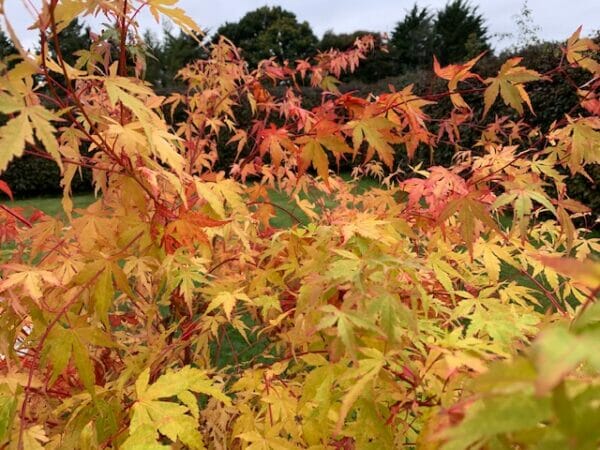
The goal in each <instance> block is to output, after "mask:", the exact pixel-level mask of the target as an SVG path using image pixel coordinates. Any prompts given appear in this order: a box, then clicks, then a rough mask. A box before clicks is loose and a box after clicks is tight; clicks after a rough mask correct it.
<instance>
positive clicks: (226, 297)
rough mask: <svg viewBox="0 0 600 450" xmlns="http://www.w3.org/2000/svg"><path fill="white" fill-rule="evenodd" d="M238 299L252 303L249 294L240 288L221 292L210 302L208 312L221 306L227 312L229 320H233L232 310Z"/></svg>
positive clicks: (226, 315)
mask: <svg viewBox="0 0 600 450" xmlns="http://www.w3.org/2000/svg"><path fill="white" fill-rule="evenodd" d="M238 300H240V301H244V302H248V303H251V300H250V298H248V296H247V295H246V294H245V293H244V292H241V291H240V290H238V291H235V292H227V291H222V292H219V293H218V294H217V296H216V297H215V298H213V299H212V300H211V302H210V303H209V304H208V307H207V308H206V314H208V313H209V312H211V311H213V310H214V309H216V308H219V307H221V308H223V312H224V313H225V317H227V320H231V312H232V311H233V308H234V307H235V304H236V303H237V301H238Z"/></svg>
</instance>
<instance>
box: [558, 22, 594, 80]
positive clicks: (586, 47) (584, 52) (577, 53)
mask: <svg viewBox="0 0 600 450" xmlns="http://www.w3.org/2000/svg"><path fill="white" fill-rule="evenodd" d="M581 28H582V27H579V28H577V30H575V32H574V33H573V34H572V35H571V37H570V38H569V39H568V40H567V46H566V48H565V49H564V53H565V55H566V57H567V61H569V63H571V64H573V65H577V66H579V67H583V68H584V69H586V70H588V71H590V72H592V73H593V74H595V75H598V74H599V73H600V63H598V61H596V60H595V59H593V58H592V57H591V54H593V53H594V52H598V50H600V46H599V45H598V44H596V43H595V42H594V41H593V40H592V39H589V38H583V39H582V38H581V37H580V36H581ZM588 53H589V54H588Z"/></svg>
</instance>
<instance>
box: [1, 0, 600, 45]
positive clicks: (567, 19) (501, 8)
mask: <svg viewBox="0 0 600 450" xmlns="http://www.w3.org/2000/svg"><path fill="white" fill-rule="evenodd" d="M39 2H40V0H33V3H37V4H39ZM417 3H418V4H419V5H420V6H429V7H430V9H432V10H437V9H440V8H442V7H443V6H444V5H445V4H446V3H447V0H422V1H418V2H417ZM413 4H414V0H266V1H265V0H180V1H179V6H181V7H182V8H183V9H185V10H186V11H187V12H188V14H189V15H190V16H191V17H192V18H193V19H194V20H196V22H197V23H198V24H199V25H200V26H201V27H202V28H204V29H205V30H207V31H208V32H209V33H212V32H214V31H215V30H216V29H217V28H218V27H219V26H220V25H221V24H223V23H224V22H226V21H229V22H233V21H237V20H239V19H240V18H241V17H242V16H243V15H244V14H245V13H247V12H248V11H252V10H254V9H256V8H258V7H260V6H264V5H271V6H273V5H280V6H282V7H283V8H285V9H287V10H290V11H292V12H294V13H295V14H296V16H297V17H298V19H299V20H300V21H303V20H306V21H308V22H309V23H310V25H311V26H312V28H313V30H314V32H315V34H316V35H317V36H321V35H322V34H323V33H324V32H325V31H326V30H328V29H333V30H334V31H336V32H351V31H355V30H357V29H363V30H369V31H377V32H390V31H391V30H392V29H393V28H394V25H395V24H396V23H397V22H399V21H400V20H402V18H403V17H404V15H405V13H406V11H407V10H409V9H410V8H411V7H412V5H413ZM471 4H472V5H477V6H478V8H479V11H480V12H481V13H482V14H483V16H484V18H485V19H486V23H487V26H488V30H489V34H490V35H491V36H492V44H493V46H494V47H496V48H497V49H498V48H504V47H507V46H509V45H510V44H511V43H512V42H511V41H510V40H506V39H505V40H499V39H498V38H497V37H495V36H496V35H499V34H503V33H513V34H516V33H517V27H516V25H515V17H514V16H515V15H516V14H517V13H518V12H519V11H520V10H521V7H522V5H523V0H478V1H477V0H471ZM528 5H529V8H530V10H531V11H532V18H533V22H534V24H535V25H537V26H538V27H540V32H539V37H541V38H542V39H544V40H560V41H562V40H564V39H566V38H567V37H568V36H570V35H571V33H572V32H573V31H575V29H576V28H577V27H578V26H580V25H583V27H584V34H591V33H592V32H593V31H594V30H597V29H598V28H600V0H529V1H528ZM5 9H6V11H7V14H8V16H9V18H10V20H11V23H12V24H13V27H14V28H15V29H16V31H17V34H18V35H19V36H20V37H21V38H22V41H23V43H24V44H25V45H26V46H31V45H34V43H35V42H36V41H37V39H36V37H35V36H34V35H32V34H31V32H28V31H27V27H28V25H30V24H31V23H32V21H33V20H32V18H31V15H30V14H28V12H27V10H26V8H25V7H24V6H23V0H5ZM141 25H142V27H143V28H152V29H155V30H156V31H160V29H161V26H160V25H157V24H156V23H154V22H153V21H152V19H151V18H150V17H148V16H145V17H142V18H141Z"/></svg>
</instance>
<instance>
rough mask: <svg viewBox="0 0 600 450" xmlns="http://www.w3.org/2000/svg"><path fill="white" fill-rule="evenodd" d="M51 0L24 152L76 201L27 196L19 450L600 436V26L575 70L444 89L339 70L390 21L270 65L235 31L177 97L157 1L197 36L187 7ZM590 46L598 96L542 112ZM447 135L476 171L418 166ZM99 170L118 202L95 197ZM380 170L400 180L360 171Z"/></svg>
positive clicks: (12, 72)
mask: <svg viewBox="0 0 600 450" xmlns="http://www.w3.org/2000/svg"><path fill="white" fill-rule="evenodd" d="M41 3H42V8H41V10H40V11H39V17H38V20H37V21H36V23H35V24H34V27H36V28H37V29H39V35H40V43H41V50H40V52H39V53H38V54H31V53H27V52H25V51H24V50H23V49H22V47H21V46H19V48H20V51H21V54H20V55H15V56H14V57H11V58H10V59H9V60H7V61H5V62H3V63H2V66H1V67H0V73H1V75H0V113H1V114H2V117H3V119H5V120H4V123H3V125H2V126H1V127H0V170H4V169H5V168H6V167H7V164H8V163H9V161H10V160H11V159H13V158H15V157H19V156H21V155H22V154H24V153H28V154H34V155H37V156H39V157H44V158H51V159H53V160H55V161H56V164H58V165H59V167H60V169H61V173H62V186H63V188H64V197H63V206H64V210H65V213H66V215H65V217H66V218H62V217H49V216H46V215H44V214H42V213H36V214H34V215H33V216H25V215H24V212H23V211H21V210H18V209H16V208H11V207H10V205H8V204H7V205H0V208H1V209H0V240H1V242H2V244H3V248H4V250H3V252H2V261H1V262H2V265H1V281H0V296H1V298H0V336H1V339H0V353H2V355H3V356H2V360H1V362H0V445H1V446H2V448H9V449H26V450H35V449H41V448H44V449H97V448H113V449H123V450H132V449H162V448H165V449H166V448H181V449H183V448H189V449H203V448H207V449H299V448H306V449H315V450H316V449H336V448H337V449H388V448H389V449H396V448H424V449H437V448H441V449H445V450H448V449H464V448H494V449H496V448H561V449H564V448H572V449H595V448H597V447H598V445H599V444H600V431H599V430H600V306H599V305H598V303H597V296H598V292H599V286H600V263H597V262H594V260H593V257H594V255H595V254H597V253H598V251H599V250H600V242H599V241H598V239H596V238H592V237H591V236H590V234H589V233H588V231H587V230H586V229H585V228H583V226H585V224H586V223H588V224H589V223H590V218H589V213H588V208H586V206H585V205H582V204H580V203H578V202H576V201H574V200H572V199H570V198H569V197H568V192H567V191H566V187H565V180H566V178H567V177H569V176H571V175H573V174H584V175H585V173H586V166H588V165H590V164H596V163H598V162H600V115H599V113H600V106H599V105H600V101H599V97H598V88H599V87H600V82H599V81H598V80H599V77H600V63H599V62H598V58H597V56H598V54H597V52H598V47H597V46H596V45H595V44H594V43H593V42H592V41H591V40H589V39H586V38H583V37H581V36H580V30H578V31H576V32H575V33H574V34H573V35H572V36H571V37H570V38H569V40H568V41H567V42H566V44H565V45H564V58H563V60H562V62H561V64H560V65H559V66H558V67H556V68H555V69H553V70H551V71H549V72H548V73H538V72H536V71H533V70H528V69H527V68H525V67H523V66H522V65H521V61H520V59H519V58H514V59H510V60H508V61H506V63H505V64H504V65H503V66H502V68H501V70H500V72H499V73H498V74H496V75H495V76H492V77H482V76H481V75H480V74H478V71H477V62H478V60H479V59H480V58H481V56H480V57H477V58H475V59H473V60H471V61H468V62H466V63H464V64H460V65H451V66H447V67H442V66H441V65H440V64H439V63H438V61H437V60H435V61H433V65H434V69H435V73H436V74H437V76H438V77H440V78H441V79H443V80H444V81H445V82H446V83H447V89H446V90H444V91H441V92H437V93H432V94H431V95H429V96H426V97H420V96H418V95H417V94H415V92H414V91H413V89H412V86H406V87H403V88H398V89H396V88H394V87H392V86H390V90H389V92H388V93H386V94H383V95H379V96H374V95H371V96H368V97H366V98H360V97H357V96H354V95H353V94H352V93H345V94H342V93H340V92H339V91H338V89H337V85H338V78H339V77H340V76H341V75H342V74H343V73H345V72H351V71H353V70H355V68H356V67H357V66H358V65H359V64H360V62H361V60H363V59H365V58H366V57H368V54H369V52H371V51H372V50H373V47H374V45H375V41H374V40H373V39H372V38H369V37H363V38H360V39H358V40H357V41H356V43H355V45H354V47H353V48H352V49H350V50H348V51H334V50H332V51H328V52H323V53H320V54H319V55H318V56H317V57H316V58H314V59H311V60H309V61H290V62H287V63H285V64H283V65H280V64H278V63H276V62H275V61H274V60H265V61H262V62H261V63H260V64H259V65H258V68H257V69H256V70H252V71H249V69H248V66H247V64H245V63H244V61H242V60H241V59H240V57H239V55H238V52H237V50H236V49H235V48H234V47H233V46H232V45H231V44H230V43H229V42H228V41H227V40H225V39H222V40H221V41H220V42H218V43H216V44H214V45H211V46H210V48H209V54H210V56H209V57H208V58H207V59H205V60H200V61H197V62H195V63H193V64H191V65H189V66H187V67H183V68H182V69H181V71H180V73H179V76H180V77H181V78H182V79H183V80H184V81H185V83H186V86H187V87H186V90H185V92H180V93H174V94H172V95H170V96H169V97H161V96H158V95H156V94H155V92H154V91H153V89H152V86H150V85H148V84H147V83H144V82H143V81H141V77H142V74H143V71H144V53H143V51H142V50H141V49H143V42H142V41H141V40H140V38H139V34H138V29H137V22H136V18H137V17H138V14H139V13H140V11H144V10H148V11H149V12H150V13H151V14H152V15H153V16H154V17H155V18H156V20H157V21H158V20H162V19H163V18H164V17H167V18H169V19H170V20H172V21H173V22H175V23H176V24H177V25H178V26H180V27H181V28H182V29H183V30H184V31H185V32H188V33H190V34H192V35H194V36H197V35H198V34H197V33H199V32H200V30H199V29H198V27H197V26H196V25H195V24H194V22H193V21H192V20H191V19H190V18H189V17H188V16H187V15H186V14H185V13H184V12H183V11H182V10H181V9H179V8H177V7H176V5H175V3H176V2H175V1H174V0H146V1H140V0H88V1H86V2H84V1H79V0H44V1H43V2H41ZM1 6H2V2H1V1H0V11H1ZM90 15H95V16H102V17H103V21H104V22H105V23H107V24H113V25H114V30H113V33H112V34H111V35H110V36H108V35H93V42H92V46H91V47H90V48H89V49H88V48H83V49H81V50H80V51H79V52H78V54H77V56H78V58H79V59H78V60H77V62H76V64H75V65H74V66H70V65H69V64H67V63H66V61H65V58H64V55H62V54H61V53H60V50H59V46H58V43H59V33H60V30H61V29H63V28H64V27H65V26H67V25H68V24H69V23H70V22H71V21H72V20H74V19H75V18H76V17H85V16H90ZM8 30H9V32H11V33H12V29H11V28H10V27H9V28H8ZM12 34H13V36H12V38H13V40H14V41H15V42H17V43H18V39H17V37H16V36H14V33H12ZM111 36H112V37H111ZM570 67H579V68H580V69H581V70H584V71H587V73H588V74H589V78H588V79H589V81H588V82H586V83H585V84H584V85H579V86H578V85H574V86H573V89H574V90H575V91H576V93H577V95H579V96H580V99H581V102H580V105H578V107H577V108H576V109H574V110H571V111H564V117H563V118H562V119H561V120H558V121H557V122H555V123H554V124H553V125H552V126H551V127H550V128H549V129H536V128H532V127H530V126H529V125H528V124H527V122H526V117H527V116H528V114H532V113H534V112H535V105H532V104H531V101H530V99H529V96H528V94H527V88H528V84H529V83H544V82H549V81H550V80H552V79H556V78H558V77H568V74H567V71H566V69H567V68H570ZM306 84H310V85H312V86H315V87H319V88H321V89H322V101H321V103H320V104H319V105H318V106H317V107H314V108H311V109H305V108H304V106H303V102H302V98H301V89H300V87H301V86H302V85H306ZM274 85H277V86H285V87H286V89H285V93H284V95H282V96H276V95H275V94H274V93H273V92H274V91H273V89H271V87H272V86H274ZM467 94H468V95H467ZM469 95H481V96H483V98H484V104H485V109H484V110H483V111H475V110H473V109H472V108H471V106H470V105H469V102H468V96H469ZM447 99H449V100H450V101H451V103H452V111H451V112H450V114H449V115H448V117H446V118H444V119H435V120H434V119H432V118H430V117H429V116H428V114H427V109H428V106H429V105H431V104H433V103H434V102H438V101H443V100H447ZM499 102H502V103H504V104H505V105H507V106H509V107H510V108H512V109H513V110H514V111H515V115H513V116H497V115H493V113H492V112H493V106H494V105H496V104H498V103H499ZM240 105H249V108H250V110H251V112H252V125H251V127H241V126H239V125H238V120H237V118H236V112H237V111H238V108H239V106H240ZM490 111H492V112H490ZM465 130H476V131H477V132H478V133H479V135H480V137H479V139H478V141H477V143H476V144H475V145H474V146H471V147H469V148H466V147H464V146H463V145H462V139H461V135H462V133H464V131H465ZM224 136H225V137H224ZM223 139H226V140H227V141H228V145H230V146H233V147H235V148H236V149H237V158H236V161H235V163H234V164H233V165H232V167H231V168H230V170H228V171H227V172H226V173H224V172H217V171H215V170H213V168H214V166H215V163H216V162H217V161H218V159H219V152H218V148H219V146H218V144H219V143H222V141H223ZM441 143H444V144H447V143H451V144H452V145H453V146H454V147H455V149H456V153H455V158H454V160H455V164H454V165H453V166H452V167H451V168H443V167H432V168H430V169H428V170H423V169H422V168H421V166H420V165H419V164H418V161H415V160H413V164H414V165H413V166H412V169H411V171H410V172H406V171H401V170H399V169H398V166H397V165H396V160H397V151H398V149H401V151H402V152H406V154H407V155H408V156H409V157H410V158H413V156H414V155H415V154H416V152H417V150H418V149H422V148H428V149H430V151H431V152H435V149H436V147H437V146H438V145H440V144H441ZM342 160H353V161H354V162H355V164H356V169H355V171H354V173H353V175H354V179H353V180H352V181H345V180H344V179H343V178H341V177H340V176H338V175H336V165H337V164H336V163H338V162H340V161H342ZM82 167H87V168H90V169H91V170H92V172H93V179H94V185H95V188H96V193H97V201H96V202H95V203H93V204H92V205H91V206H89V207H87V208H86V209H81V210H73V204H72V200H71V192H70V185H71V182H72V180H73V179H74V177H76V176H78V172H79V170H80V168H82ZM365 175H366V176H371V177H375V178H377V179H379V180H380V183H381V185H380V186H378V187H377V188H372V189H368V190H366V191H362V190H361V189H358V188H357V183H356V180H357V179H358V178H360V177H361V176H365ZM0 189H1V190H2V191H4V192H6V193H10V186H8V185H7V184H6V183H3V182H1V183H0ZM273 192H278V193H283V194H285V195H286V196H287V198H289V207H285V206H281V205H277V204H275V203H273V201H272V200H271V197H270V196H271V194H272V193H273ZM276 213H277V214H283V215H288V216H290V217H291V218H292V220H293V222H294V224H293V225H292V226H291V227H284V228H281V227H279V228H278V227H276V226H274V225H273V221H272V219H273V217H274V215H275V214H276ZM299 215H301V217H300V218H299V217H298V216H299ZM304 217H306V218H307V220H304Z"/></svg>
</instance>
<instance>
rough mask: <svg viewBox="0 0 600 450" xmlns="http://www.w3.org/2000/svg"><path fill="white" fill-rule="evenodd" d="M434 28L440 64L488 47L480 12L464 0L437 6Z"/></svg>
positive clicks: (448, 62) (457, 60)
mask: <svg viewBox="0 0 600 450" xmlns="http://www.w3.org/2000/svg"><path fill="white" fill-rule="evenodd" d="M433 31H434V40H433V42H434V48H435V49H436V52H435V53H436V56H437V58H438V59H439V60H440V62H441V63H442V64H450V63H455V62H460V61H464V60H467V59H469V58H472V57H473V56H475V55H477V54H479V53H481V52H482V51H485V50H488V49H489V48H490V46H489V43H488V37H487V28H486V26H485V20H484V18H483V16H482V15H481V14H479V12H478V10H477V7H474V6H471V5H470V4H469V3H468V2H467V1H464V0H453V1H451V2H450V3H448V4H447V5H446V6H445V7H444V9H442V10H440V11H439V12H438V13H437V16H436V18H435V21H434V26H433Z"/></svg>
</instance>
